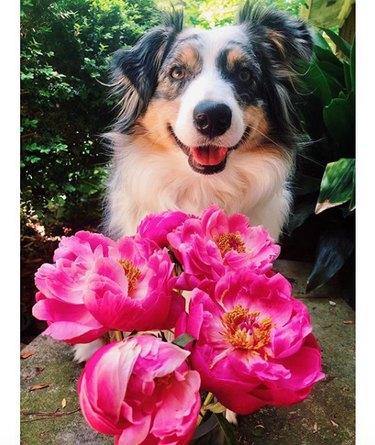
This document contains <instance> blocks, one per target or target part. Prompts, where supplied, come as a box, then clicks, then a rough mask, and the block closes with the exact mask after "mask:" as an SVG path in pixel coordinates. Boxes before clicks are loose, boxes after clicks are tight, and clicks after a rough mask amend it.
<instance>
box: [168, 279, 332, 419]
mask: <svg viewBox="0 0 375 445" xmlns="http://www.w3.org/2000/svg"><path fill="white" fill-rule="evenodd" d="M311 330H312V328H311V324H310V319H309V315H308V312H307V309H306V307H305V305H304V304H303V303H301V302H300V301H298V300H296V299H294V298H292V297H291V286H290V284H289V282H288V281H287V280H286V279H285V278H283V277H282V276H281V275H280V274H275V275H274V276H272V277H267V276H265V275H259V274H255V273H251V272H248V271H240V272H235V273H234V272H232V273H228V274H226V275H225V276H223V277H222V278H221V279H220V280H219V281H218V283H217V285H216V287H215V289H214V292H213V293H212V295H208V294H207V293H205V292H204V291H202V290H198V289H196V290H194V291H193V292H192V298H191V301H190V311H189V314H184V315H183V316H182V317H181V319H180V320H179V322H178V324H177V326H176V335H180V334H183V333H185V332H186V333H188V334H190V335H191V336H192V337H194V338H196V339H197V341H196V342H193V343H191V351H192V353H191V357H190V361H191V365H192V368H193V369H195V370H197V371H198V372H199V373H200V376H201V379H202V387H203V388H204V389H206V390H207V391H211V392H212V393H213V394H215V396H216V397H217V398H218V400H219V401H220V402H221V403H222V404H223V405H224V406H225V407H227V408H229V409H231V410H232V411H234V412H236V413H239V414H250V413H252V412H253V411H255V410H257V409H259V408H261V407H262V406H264V405H291V404H293V403H297V402H299V401H301V400H303V399H305V398H306V397H307V396H308V395H309V393H310V392H311V390H312V387H313V385H314V384H315V383H316V382H317V381H319V380H321V379H322V378H323V377H324V374H323V373H322V372H321V354H320V350H319V346H318V344H317V342H316V340H315V337H314V336H313V334H312V333H311Z"/></svg>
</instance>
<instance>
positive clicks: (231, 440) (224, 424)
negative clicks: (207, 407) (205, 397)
mask: <svg viewBox="0 0 375 445" xmlns="http://www.w3.org/2000/svg"><path fill="white" fill-rule="evenodd" d="M215 416H216V417H217V420H218V421H219V424H220V426H221V429H222V430H223V433H224V436H225V440H226V442H227V445H236V443H237V442H236V439H235V437H234V431H233V427H232V425H231V424H230V423H229V422H228V420H227V419H226V418H225V417H224V416H223V414H215Z"/></svg>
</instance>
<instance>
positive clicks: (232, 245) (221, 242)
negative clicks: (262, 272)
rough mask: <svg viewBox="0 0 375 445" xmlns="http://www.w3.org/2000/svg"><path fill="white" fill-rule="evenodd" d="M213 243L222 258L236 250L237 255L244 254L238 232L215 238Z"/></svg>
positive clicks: (243, 246)
mask: <svg viewBox="0 0 375 445" xmlns="http://www.w3.org/2000/svg"><path fill="white" fill-rule="evenodd" d="M215 242H216V245H217V247H218V248H219V250H220V253H221V256H222V257H224V255H225V254H226V253H228V252H229V251H231V250H236V251H237V252H238V253H244V252H246V246H245V243H244V242H243V240H242V238H241V235H240V233H239V232H236V233H222V234H221V235H219V236H218V237H217V238H216V240H215Z"/></svg>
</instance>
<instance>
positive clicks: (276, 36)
mask: <svg viewBox="0 0 375 445" xmlns="http://www.w3.org/2000/svg"><path fill="white" fill-rule="evenodd" d="M268 37H269V38H270V39H271V40H272V42H273V43H274V44H275V45H276V47H277V49H278V50H279V51H280V54H281V55H282V56H283V57H284V58H285V57H286V53H285V46H284V40H285V37H284V35H283V34H281V33H280V32H277V31H270V32H269V33H268Z"/></svg>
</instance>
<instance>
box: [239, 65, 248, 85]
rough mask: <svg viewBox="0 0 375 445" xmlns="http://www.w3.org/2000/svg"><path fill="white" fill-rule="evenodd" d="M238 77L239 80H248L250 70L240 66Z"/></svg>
mask: <svg viewBox="0 0 375 445" xmlns="http://www.w3.org/2000/svg"><path fill="white" fill-rule="evenodd" d="M238 78H239V79H240V80H241V82H248V81H249V80H250V79H251V72H250V70H248V69H247V68H242V69H241V70H240V72H239V73H238Z"/></svg>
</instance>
